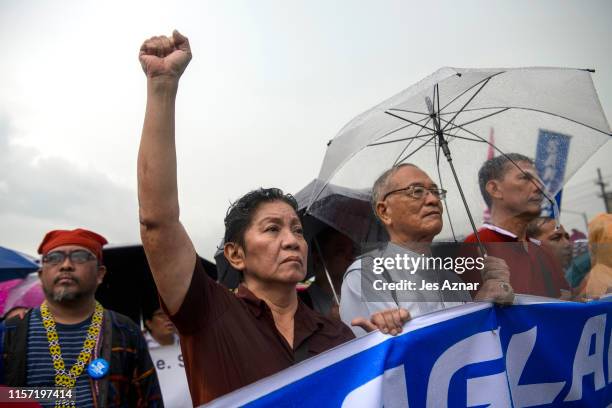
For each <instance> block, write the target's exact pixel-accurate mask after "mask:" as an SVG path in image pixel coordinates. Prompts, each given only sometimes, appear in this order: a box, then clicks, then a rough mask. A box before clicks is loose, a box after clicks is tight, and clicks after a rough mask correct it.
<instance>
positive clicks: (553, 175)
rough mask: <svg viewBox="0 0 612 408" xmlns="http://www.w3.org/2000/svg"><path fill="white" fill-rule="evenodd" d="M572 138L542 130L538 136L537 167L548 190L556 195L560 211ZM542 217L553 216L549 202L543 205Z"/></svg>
mask: <svg viewBox="0 0 612 408" xmlns="http://www.w3.org/2000/svg"><path fill="white" fill-rule="evenodd" d="M570 138H571V136H568V135H564V134H561V133H556V132H552V131H549V130H544V129H540V132H539V134H538V145H537V148H536V159H535V167H536V170H537V172H538V175H539V176H540V178H541V179H542V181H543V182H544V186H545V187H546V190H547V191H548V192H550V193H553V194H555V201H556V202H557V206H558V207H559V209H561V189H562V188H563V179H564V178H565V166H566V164H567V156H568V153H569V144H570ZM542 215H543V216H550V217H551V216H553V210H552V207H551V204H550V203H549V202H548V201H544V202H543V203H542Z"/></svg>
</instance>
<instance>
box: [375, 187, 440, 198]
mask: <svg viewBox="0 0 612 408" xmlns="http://www.w3.org/2000/svg"><path fill="white" fill-rule="evenodd" d="M399 192H403V193H404V194H406V195H407V196H410V197H412V198H414V199H415V200H421V199H422V198H424V197H425V195H426V194H427V192H429V193H431V194H433V196H434V197H436V198H439V199H440V200H444V197H446V190H444V189H441V188H426V187H423V186H408V187H404V188H398V189H397V190H393V191H389V192H388V193H387V194H385V195H384V196H383V201H385V200H386V199H387V197H389V196H390V195H391V194H395V193H399Z"/></svg>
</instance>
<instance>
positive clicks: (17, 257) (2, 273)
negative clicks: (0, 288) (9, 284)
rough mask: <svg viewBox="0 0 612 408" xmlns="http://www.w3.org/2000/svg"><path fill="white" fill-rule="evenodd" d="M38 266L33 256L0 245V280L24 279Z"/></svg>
mask: <svg viewBox="0 0 612 408" xmlns="http://www.w3.org/2000/svg"><path fill="white" fill-rule="evenodd" d="M38 268H39V266H38V264H37V263H36V259H35V258H33V257H30V256H28V255H26V254H22V253H21V252H18V251H14V250H12V249H8V248H5V247H1V246H0V282H2V281H6V280H11V279H24V278H25V277H26V276H28V274H29V273H30V272H34V271H37V270H38Z"/></svg>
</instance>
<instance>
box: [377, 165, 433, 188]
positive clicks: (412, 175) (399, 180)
mask: <svg viewBox="0 0 612 408" xmlns="http://www.w3.org/2000/svg"><path fill="white" fill-rule="evenodd" d="M411 185H421V186H425V187H428V188H431V187H437V185H436V183H434V182H433V180H432V179H431V178H430V177H429V176H428V175H427V173H425V172H424V171H423V170H421V169H420V168H418V167H416V166H405V167H402V168H401V169H399V170H398V171H396V172H395V173H394V174H393V176H391V178H390V179H389V185H388V186H387V188H388V189H389V190H393V189H396V188H403V187H408V186H411Z"/></svg>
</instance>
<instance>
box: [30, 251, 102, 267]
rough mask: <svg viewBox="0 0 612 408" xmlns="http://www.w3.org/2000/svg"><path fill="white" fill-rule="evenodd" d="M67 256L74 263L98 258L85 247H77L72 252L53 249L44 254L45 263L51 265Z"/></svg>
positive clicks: (56, 263)
mask: <svg viewBox="0 0 612 408" xmlns="http://www.w3.org/2000/svg"><path fill="white" fill-rule="evenodd" d="M66 257H68V258H70V262H72V263H74V264H84V263H85V262H87V261H91V260H94V259H96V257H95V256H94V255H92V254H91V252H89V251H85V250H84V249H76V250H74V251H70V252H62V251H53V252H49V253H48V254H47V255H45V256H43V259H42V260H43V263H46V264H49V265H58V264H61V263H63V262H64V261H65V260H66Z"/></svg>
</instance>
